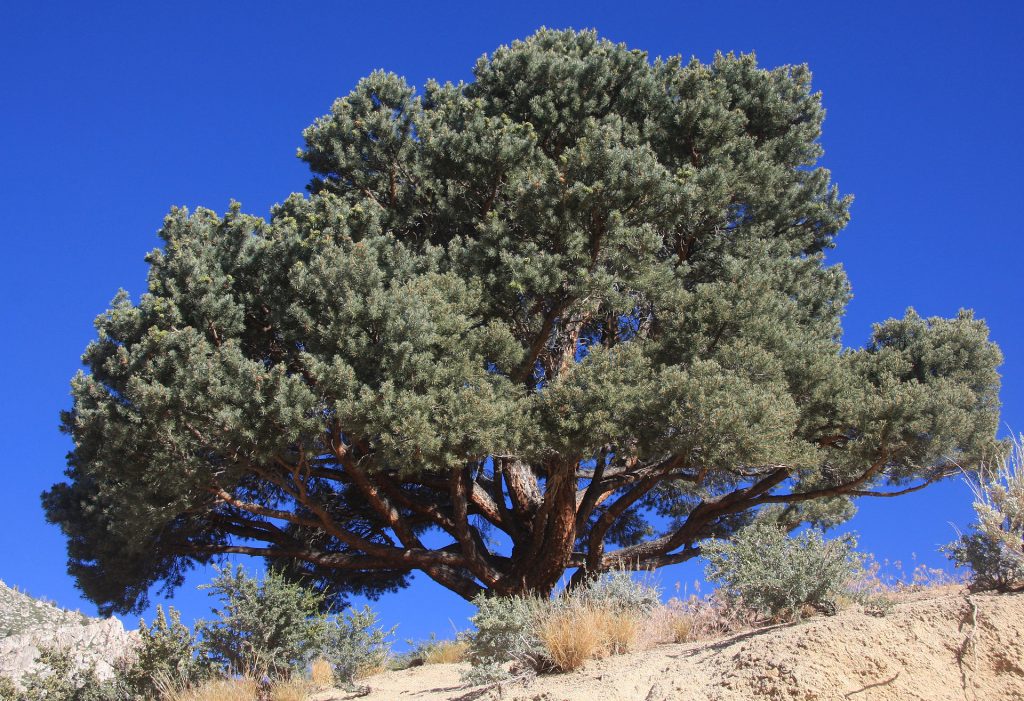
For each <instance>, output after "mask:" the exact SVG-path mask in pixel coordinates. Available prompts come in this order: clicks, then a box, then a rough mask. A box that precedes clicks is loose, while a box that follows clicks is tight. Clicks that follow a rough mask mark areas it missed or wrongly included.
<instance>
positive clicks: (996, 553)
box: [941, 527, 1024, 592]
mask: <svg viewBox="0 0 1024 701" xmlns="http://www.w3.org/2000/svg"><path fill="white" fill-rule="evenodd" d="M941 550H942V551H943V552H944V553H945V554H946V556H947V557H948V558H949V559H950V560H952V561H953V564H955V565H956V566H957V567H969V568H970V569H971V585H972V587H973V588H974V589H976V590H981V591H989V590H994V591H1003V592H1005V591H1012V590H1013V589H1016V588H1018V587H1019V586H1020V585H1021V582H1024V563H1022V562H1021V561H1020V560H1018V559H1017V558H1016V557H1014V556H1013V555H1011V554H1010V553H1009V552H1008V551H1007V549H1006V548H1005V547H1004V546H1003V544H1002V543H1000V542H999V541H998V540H996V539H995V538H993V537H992V536H991V535H989V534H988V533H986V532H985V531H983V530H980V529H979V528H977V527H975V528H973V529H972V532H971V533H965V534H962V535H961V536H960V537H959V538H957V539H956V540H954V541H953V542H952V543H949V544H947V545H944V546H943V547H942V548H941Z"/></svg>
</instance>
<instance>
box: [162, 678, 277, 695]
mask: <svg viewBox="0 0 1024 701" xmlns="http://www.w3.org/2000/svg"><path fill="white" fill-rule="evenodd" d="M157 688H158V689H160V699H161V701H253V700H254V699H255V698H256V695H257V694H258V693H259V684H258V683H257V682H256V680H255V679H252V678H250V677H242V678H241V679H211V680H210V681H206V682H203V683H202V684H200V685H199V686H177V685H176V684H174V683H173V682H171V681H170V680H169V679H162V680H158V681H157Z"/></svg>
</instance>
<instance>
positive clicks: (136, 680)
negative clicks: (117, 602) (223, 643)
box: [116, 606, 213, 701]
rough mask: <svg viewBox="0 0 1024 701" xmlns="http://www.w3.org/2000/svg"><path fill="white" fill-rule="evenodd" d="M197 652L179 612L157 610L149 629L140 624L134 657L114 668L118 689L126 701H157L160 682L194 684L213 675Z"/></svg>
mask: <svg viewBox="0 0 1024 701" xmlns="http://www.w3.org/2000/svg"><path fill="white" fill-rule="evenodd" d="M197 651H198V647H197V640H196V636H195V634H194V633H193V632H192V631H191V630H190V629H189V627H188V626H186V625H185V624H184V623H182V622H181V615H180V614H179V613H178V611H177V610H176V609H175V608H174V607H173V606H172V607H170V609H169V610H168V611H167V613H164V610H163V607H161V606H158V607H157V611H156V619H154V621H153V624H152V625H146V622H145V621H140V622H139V630H138V639H137V644H136V646H135V649H134V650H133V653H132V654H130V655H129V656H128V657H127V658H126V659H124V660H120V661H119V662H118V664H117V666H116V669H117V674H116V679H117V683H118V688H119V689H120V690H121V693H122V695H123V697H124V698H125V699H131V700H132V701H148V700H149V699H155V698H158V696H159V692H160V687H159V686H158V684H159V682H160V681H161V680H172V681H173V682H174V683H176V684H181V685H190V684H197V683H199V682H201V681H202V680H204V679H206V678H208V677H210V676H211V674H212V672H213V669H212V667H211V665H210V664H209V662H208V660H207V659H206V658H204V657H201V656H199V655H198V654H197Z"/></svg>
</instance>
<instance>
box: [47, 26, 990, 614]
mask: <svg viewBox="0 0 1024 701" xmlns="http://www.w3.org/2000/svg"><path fill="white" fill-rule="evenodd" d="M810 81H811V76H810V72H809V71H808V69H807V68H806V67H805V66H786V67H782V68H777V69H773V70H765V69H762V68H759V67H758V66H757V63H756V61H755V59H754V57H753V56H750V55H743V56H734V55H731V54H730V55H718V56H716V57H715V59H714V60H713V61H712V62H711V63H710V64H708V65H705V64H702V63H700V62H698V61H696V60H692V61H689V62H687V61H683V60H681V59H680V58H678V57H674V58H669V59H659V60H656V61H652V60H650V59H649V57H648V56H647V54H645V53H643V52H641V51H635V50H630V49H627V48H626V47H625V46H622V45H619V44H614V43H611V42H608V41H606V40H602V39H600V38H599V37H598V36H597V35H596V34H595V33H593V32H572V31H565V32H558V31H548V30H541V31H539V32H538V33H537V34H535V35H533V36H532V37H530V38H529V39H527V40H525V41H521V42H515V43H513V44H512V45H511V46H503V47H501V48H499V49H497V50H496V51H495V52H494V53H493V54H492V55H490V56H484V57H483V58H481V59H480V60H479V61H478V62H477V64H476V67H475V69H474V79H473V81H472V82H469V83H465V84H463V83H460V84H458V85H452V84H450V83H449V84H439V83H436V82H430V83H428V84H427V85H426V86H425V88H423V90H422V91H416V90H414V89H413V88H412V87H410V86H409V85H407V84H406V82H405V81H404V80H402V78H400V77H398V76H396V75H393V74H390V73H384V72H376V73H373V74H372V75H370V76H369V77H368V78H365V79H364V80H362V81H361V82H359V84H358V85H357V86H356V87H355V89H354V90H353V91H352V92H351V93H350V94H349V95H348V96H347V97H344V98H341V99H339V100H337V101H336V102H335V103H334V105H333V106H332V108H331V111H330V113H329V114H327V115H325V116H323V117H321V118H320V119H318V120H316V121H315V122H314V123H313V125H312V126H310V127H309V128H308V129H307V130H306V131H305V132H304V137H305V144H306V146H305V148H304V149H303V150H301V151H300V153H299V156H300V157H301V158H302V159H303V160H304V161H305V162H306V163H308V164H309V166H310V168H311V169H312V171H313V173H314V177H313V179H312V182H311V183H310V185H309V188H308V190H309V193H308V194H307V195H292V196H291V197H289V198H288V199H287V200H286V201H285V202H284V203H283V204H281V205H278V206H276V207H275V208H274V209H273V211H272V212H271V215H270V218H269V219H268V220H265V219H262V218H259V217H254V216H250V215H247V214H244V213H243V212H242V211H241V208H240V206H238V205H237V204H233V205H232V206H231V208H230V209H229V211H228V212H227V213H226V214H224V215H223V216H218V215H217V214H215V213H214V212H212V211H209V210H206V209H198V210H196V211H194V212H191V213H190V212H189V211H186V210H185V209H173V210H171V213H170V214H169V215H168V216H167V218H166V219H165V221H164V225H163V228H162V229H161V231H160V236H161V238H162V240H163V245H162V247H161V248H159V249H157V250H154V251H153V252H152V253H150V254H149V256H148V258H147V261H148V262H149V265H150V273H149V283H148V288H149V289H148V292H147V293H146V294H144V295H142V296H141V298H139V299H138V300H137V301H133V300H132V299H130V298H129V296H128V294H127V293H125V292H120V293H118V295H117V297H115V299H114V301H113V303H112V305H111V307H110V309H109V310H108V311H106V312H105V313H104V314H102V315H101V316H100V317H99V318H98V319H97V322H96V326H97V330H98V337H97V338H96V340H95V341H93V342H92V343H91V344H90V345H89V347H88V348H87V349H86V352H85V355H84V363H85V366H86V368H87V371H86V372H82V373H79V374H78V375H77V376H76V377H75V378H74V380H73V381H72V388H73V397H74V401H73V406H72V408H71V410H70V411H68V412H66V413H65V414H64V417H63V425H64V429H65V430H66V431H67V432H68V433H69V434H70V435H71V437H72V438H73V439H74V449H73V451H72V452H71V453H70V456H69V468H68V471H67V476H68V480H67V482H65V483H61V484H57V485H55V486H54V487H53V488H52V489H51V490H50V491H48V492H47V493H46V494H45V495H44V497H43V500H44V503H45V508H46V511H47V514H48V517H49V519H50V520H51V521H52V522H54V523H57V524H60V525H61V527H62V528H63V530H64V532H65V533H66V535H67V537H68V549H69V566H70V570H71V572H72V573H73V574H74V575H75V576H76V577H77V579H78V582H79V584H80V586H81V587H82V589H83V590H84V591H85V592H86V594H87V595H88V596H89V597H90V598H92V599H93V600H94V601H96V602H97V603H98V604H100V606H101V609H103V610H106V611H109V610H121V611H123V610H130V609H137V608H138V607H140V606H141V605H143V604H144V602H145V600H146V593H147V591H148V589H149V588H150V587H151V585H153V584H155V583H163V584H164V585H165V586H167V587H173V586H175V585H177V584H179V583H180V582H181V579H182V576H183V573H184V572H185V571H186V570H187V569H188V567H189V566H190V563H194V562H206V561H209V560H211V559H215V558H218V557H219V556H222V555H224V554H227V553H243V554H250V555H255V556H260V557H263V558H266V559H267V561H268V563H269V565H271V566H274V567H276V568H282V569H283V571H284V572H286V573H287V574H288V576H290V577H293V578H296V579H302V580H303V581H306V582H308V583H310V584H311V585H312V586H314V587H316V588H317V589H319V590H320V591H321V592H323V593H324V594H326V595H328V600H329V601H334V602H335V603H337V602H340V601H342V600H344V598H345V596H346V595H347V594H350V593H362V594H367V595H370V596H374V595H378V594H380V593H382V592H385V591H389V590H394V589H396V588H398V587H401V586H404V585H406V584H407V583H408V581H409V577H410V575H411V573H413V572H414V571H420V572H423V573H425V574H426V575H428V576H429V577H431V578H433V579H434V580H436V581H437V582H440V583H441V584H443V585H444V586H446V587H448V588H450V589H451V590H453V591H455V592H457V593H458V594H460V595H462V596H464V597H466V598H472V597H474V596H475V595H477V594H479V593H481V592H492V593H496V594H515V593H524V592H534V593H541V594H543V593H547V592H550V591H551V590H552V588H553V587H554V586H555V584H556V582H558V581H559V579H560V578H561V577H562V576H563V573H565V572H566V571H567V570H572V571H573V577H574V578H575V579H576V581H580V580H582V579H585V578H586V577H588V576H595V575H597V574H598V573H601V572H606V571H609V570H617V569H649V568H656V567H660V566H663V565H668V564H672V563H678V562H682V561H684V560H688V559H690V558H693V557H695V556H697V555H699V553H700V548H699V543H700V542H702V541H704V540H705V539H708V538H716V537H724V536H727V535H729V534H731V533H733V532H735V531H736V530H737V529H739V528H741V527H742V526H743V525H745V524H746V523H748V522H749V521H750V519H751V516H752V514H754V513H756V512H758V511H762V510H764V509H763V507H765V506H767V505H772V506H773V508H772V510H771V513H773V514H775V517H777V519H778V520H779V522H780V524H783V525H785V526H786V527H795V526H797V525H799V524H801V523H811V524H815V525H818V526H823V527H825V526H828V525H830V524H834V523H837V522H840V521H843V520H844V519H847V518H849V517H850V516H851V514H852V513H853V499H854V498H856V497H861V496H867V495H873V496H892V495H895V494H902V493H906V492H909V491H912V490H916V489H919V488H921V487H923V486H925V485H928V484H930V483H932V482H935V481H936V480H939V479H941V478H943V477H946V476H947V475H949V474H950V473H951V471H953V470H954V469H955V468H954V465H955V464H959V465H964V466H970V465H973V464H975V463H976V462H977V461H978V460H979V459H980V458H981V457H982V456H983V455H984V454H985V452H986V451H987V450H988V449H989V447H990V445H991V444H992V442H993V439H994V435H995V429H996V426H997V421H998V400H997V394H998V386H999V377H998V375H997V373H996V367H997V366H998V364H999V362H1000V354H999V350H998V349H997V347H996V346H995V345H994V344H992V343H991V342H989V340H988V337H987V336H988V334H987V329H986V327H985V325H984V323H983V322H982V321H980V320H977V319H975V318H974V317H973V316H972V314H971V313H970V312H962V313H960V314H959V315H958V316H957V317H956V318H954V319H941V318H932V319H925V318H921V317H919V316H918V315H917V314H915V313H914V312H913V311H908V312H907V314H906V316H905V317H904V318H903V319H900V320H889V321H886V322H883V323H880V324H878V325H876V326H875V328H874V332H873V334H872V335H871V337H870V339H869V340H868V341H867V343H866V345H864V347H862V348H859V349H856V350H852V349H847V348H844V346H843V345H842V343H841V340H840V325H839V320H840V316H841V315H842V313H843V309H844V306H845V304H846V302H847V300H848V299H849V296H850V291H849V285H848V283H847V279H846V275H845V274H844V272H843V270H842V269H841V268H840V267H838V266H834V265H827V264H826V261H825V258H824V253H825V252H826V251H827V250H828V249H830V248H831V247H832V246H833V244H834V241H835V237H836V234H837V233H838V232H839V231H840V230H841V229H842V228H843V226H844V225H845V224H846V222H847V218H848V208H849V205H850V198H849V197H847V196H843V195H841V194H840V193H839V192H838V190H837V189H836V187H835V186H834V185H832V184H831V182H830V176H829V173H828V171H827V170H825V169H824V168H821V167H819V166H817V165H816V162H817V159H818V158H819V157H820V155H821V153H822V149H821V147H820V145H819V144H818V138H819V136H820V133H821V124H822V119H823V116H824V110H823V109H822V106H821V99H820V95H819V94H818V93H815V92H812V89H811V82H810ZM909 264H912V262H910V263H909Z"/></svg>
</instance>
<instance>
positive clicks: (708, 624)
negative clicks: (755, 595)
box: [651, 591, 757, 643]
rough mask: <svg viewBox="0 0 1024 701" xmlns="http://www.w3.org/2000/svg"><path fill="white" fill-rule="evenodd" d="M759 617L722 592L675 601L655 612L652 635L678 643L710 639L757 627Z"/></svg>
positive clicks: (670, 601)
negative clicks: (756, 622)
mask: <svg viewBox="0 0 1024 701" xmlns="http://www.w3.org/2000/svg"><path fill="white" fill-rule="evenodd" d="M756 616H757V614H756V612H754V611H752V610H751V609H750V608H748V607H746V606H744V605H743V602H742V600H740V599H738V598H735V597H730V596H727V595H725V594H724V593H723V592H721V591H716V592H715V593H713V594H712V595H711V596H710V597H707V598H699V597H697V596H690V597H688V598H687V599H686V600H682V599H677V598H673V599H669V601H668V602H667V603H666V604H665V605H664V606H663V607H661V608H660V609H658V610H657V611H655V614H654V616H653V617H652V621H651V635H652V637H654V638H656V639H658V640H668V641H671V642H674V643H688V642H693V641H697V640H710V639H713V638H719V637H721V636H723V635H726V634H728V633H734V632H736V631H740V630H747V629H749V628H751V627H753V626H754V624H755V619H756Z"/></svg>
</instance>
